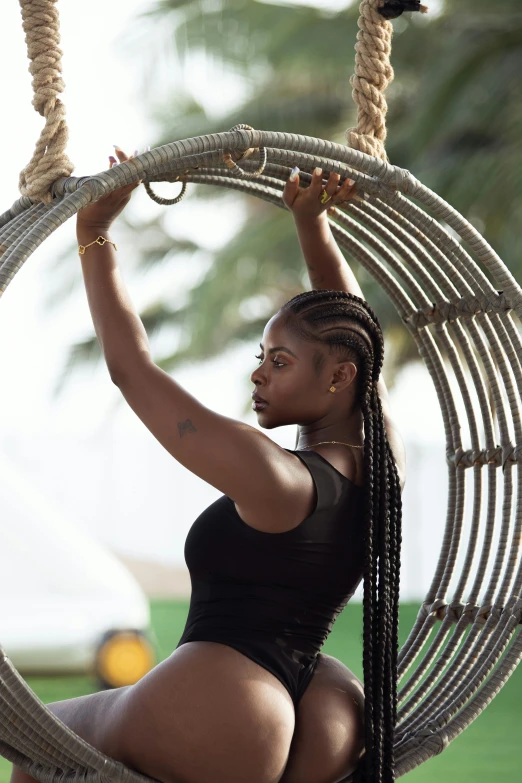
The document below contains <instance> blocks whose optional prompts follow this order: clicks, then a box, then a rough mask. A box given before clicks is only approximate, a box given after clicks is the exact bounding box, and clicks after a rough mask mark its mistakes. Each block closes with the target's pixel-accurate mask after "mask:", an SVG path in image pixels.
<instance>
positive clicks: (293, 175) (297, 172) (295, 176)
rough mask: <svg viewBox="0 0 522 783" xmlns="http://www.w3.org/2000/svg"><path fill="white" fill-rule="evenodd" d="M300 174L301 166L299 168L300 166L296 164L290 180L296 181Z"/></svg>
mask: <svg viewBox="0 0 522 783" xmlns="http://www.w3.org/2000/svg"><path fill="white" fill-rule="evenodd" d="M298 174H299V168H298V166H294V168H293V169H292V171H291V172H290V177H289V180H290V182H295V180H296V179H297V176H298Z"/></svg>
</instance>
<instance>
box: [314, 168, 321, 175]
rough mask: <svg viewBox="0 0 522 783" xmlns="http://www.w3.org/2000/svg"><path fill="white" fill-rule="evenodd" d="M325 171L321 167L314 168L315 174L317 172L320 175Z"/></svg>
mask: <svg viewBox="0 0 522 783" xmlns="http://www.w3.org/2000/svg"><path fill="white" fill-rule="evenodd" d="M322 173H323V170H322V169H320V168H319V167H318V168H316V169H314V174H316V175H317V176H318V177H319V176H320V175H321V174H322Z"/></svg>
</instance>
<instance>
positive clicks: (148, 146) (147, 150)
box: [143, 144, 150, 152]
mask: <svg viewBox="0 0 522 783" xmlns="http://www.w3.org/2000/svg"><path fill="white" fill-rule="evenodd" d="M149 150H150V144H147V146H146V147H145V149H144V150H143V152H149Z"/></svg>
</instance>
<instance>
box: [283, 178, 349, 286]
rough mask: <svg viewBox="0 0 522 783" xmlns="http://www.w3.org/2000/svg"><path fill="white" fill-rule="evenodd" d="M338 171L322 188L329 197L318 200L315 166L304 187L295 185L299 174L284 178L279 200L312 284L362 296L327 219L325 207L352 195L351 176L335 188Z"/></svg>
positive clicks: (319, 184) (319, 185)
mask: <svg viewBox="0 0 522 783" xmlns="http://www.w3.org/2000/svg"><path fill="white" fill-rule="evenodd" d="M339 180H340V177H339V174H334V173H332V174H330V177H329V178H328V182H327V183H326V185H325V188H324V189H325V190H326V192H327V194H328V195H329V196H331V197H332V200H331V201H329V202H328V203H327V204H321V201H320V198H321V193H322V191H323V172H322V170H321V169H315V171H314V173H313V175H312V182H311V184H310V185H309V187H308V188H299V178H298V177H296V179H294V180H293V181H291V180H288V182H287V184H286V186H285V190H284V193H283V200H284V202H285V204H286V205H287V206H288V208H289V209H290V210H291V212H292V214H293V216H294V221H295V226H296V229H297V236H298V239H299V244H300V245H301V250H302V252H303V257H304V260H305V263H306V266H307V269H308V274H309V277H310V283H311V286H312V288H314V289H315V288H327V289H330V290H332V291H346V292H347V293H349V294H355V295H356V296H359V297H361V299H364V294H363V292H362V291H361V288H360V286H359V283H358V282H357V279H356V277H355V275H354V273H353V272H352V270H351V268H350V266H349V264H348V263H347V262H346V259H345V257H344V256H343V254H342V253H341V251H340V250H339V247H338V246H337V242H336V241H335V237H334V235H333V234H332V232H331V229H330V224H329V222H328V215H327V210H328V207H330V206H332V205H334V206H335V205H336V204H339V203H340V202H341V201H347V200H348V199H350V198H353V197H354V196H355V193H356V191H355V186H354V183H353V182H352V180H345V182H344V183H343V185H342V186H341V187H340V188H339V187H338V186H339Z"/></svg>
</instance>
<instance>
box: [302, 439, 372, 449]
mask: <svg viewBox="0 0 522 783" xmlns="http://www.w3.org/2000/svg"><path fill="white" fill-rule="evenodd" d="M322 443H340V444H341V445H342V446H351V448H352V449H362V446H354V445H353V443H343V442H342V440H321V441H319V443H312V445H311V446H303V450H305V449H311V448H312V446H320V445H321V444H322Z"/></svg>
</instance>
